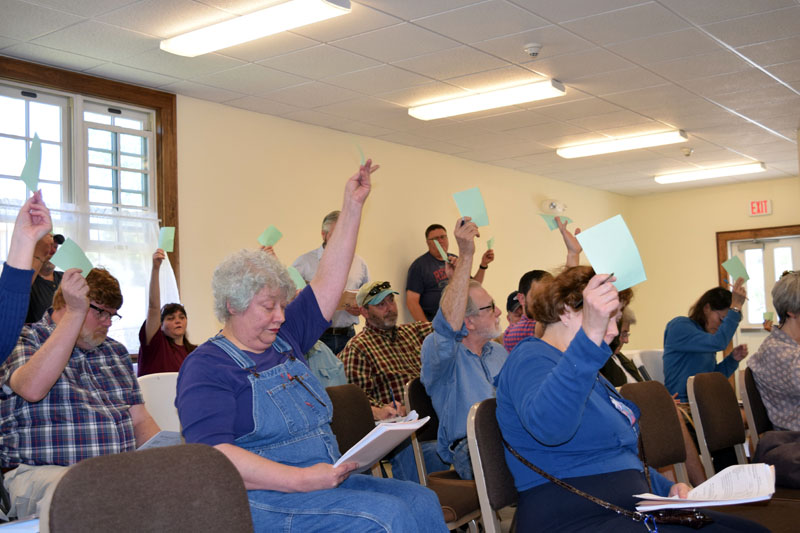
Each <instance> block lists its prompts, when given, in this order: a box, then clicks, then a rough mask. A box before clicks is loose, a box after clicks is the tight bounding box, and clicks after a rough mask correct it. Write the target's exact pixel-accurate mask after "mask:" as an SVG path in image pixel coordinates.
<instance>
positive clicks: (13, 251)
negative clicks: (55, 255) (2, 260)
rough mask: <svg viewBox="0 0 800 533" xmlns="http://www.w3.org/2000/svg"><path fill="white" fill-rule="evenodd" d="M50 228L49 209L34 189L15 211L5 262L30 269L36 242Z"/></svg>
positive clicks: (39, 264)
mask: <svg viewBox="0 0 800 533" xmlns="http://www.w3.org/2000/svg"><path fill="white" fill-rule="evenodd" d="M51 229H53V223H52V222H51V221H50V210H49V209H47V206H46V205H44V202H43V201H42V193H41V191H36V192H35V193H33V196H31V197H30V198H28V200H27V201H26V202H25V203H24V204H22V207H21V208H20V210H19V213H17V220H16V222H14V232H13V233H12V234H11V247H10V248H9V250H8V257H7V258H6V264H7V265H9V266H12V267H14V268H18V269H20V270H30V269H31V266H32V264H33V251H34V249H35V248H36V243H37V242H39V239H41V238H42V237H44V236H45V235H47V233H48V232H49V231H50V230H51ZM42 263H43V261H41V260H39V261H38V262H37V264H36V265H35V266H36V268H35V270H37V271H38V270H39V269H40V268H41V267H42ZM34 277H35V276H34ZM31 281H33V280H31Z"/></svg>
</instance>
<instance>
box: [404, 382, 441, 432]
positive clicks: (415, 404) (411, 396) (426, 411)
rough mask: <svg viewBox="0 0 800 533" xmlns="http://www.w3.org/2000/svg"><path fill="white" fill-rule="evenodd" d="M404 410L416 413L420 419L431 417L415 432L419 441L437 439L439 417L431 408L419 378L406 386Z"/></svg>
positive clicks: (430, 402)
mask: <svg viewBox="0 0 800 533" xmlns="http://www.w3.org/2000/svg"><path fill="white" fill-rule="evenodd" d="M405 395H406V399H405V401H406V408H407V409H409V410H414V411H416V412H417V414H418V415H419V417H420V418H425V417H426V416H429V417H431V419H430V420H428V423H427V424H425V425H424V426H422V427H421V428H419V430H417V438H418V439H419V440H421V441H423V442H424V441H428V440H436V439H437V438H438V437H439V417H438V416H437V414H436V410H435V409H434V408H433V402H432V401H431V397H430V396H428V391H426V390H425V385H423V384H422V381H420V379H419V378H414V379H412V380H411V381H409V382H408V383H407V384H406V391H405Z"/></svg>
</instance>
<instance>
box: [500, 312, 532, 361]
mask: <svg viewBox="0 0 800 533" xmlns="http://www.w3.org/2000/svg"><path fill="white" fill-rule="evenodd" d="M535 331H536V321H535V320H531V319H530V318H528V317H527V316H525V315H522V318H520V319H519V322H517V323H516V324H511V325H510V326H508V327H507V328H506V332H505V333H503V348H505V349H506V351H507V352H508V353H511V350H513V349H514V346H516V345H517V344H519V342H520V341H522V340H524V339H527V338H528V337H533V335H534V332H535Z"/></svg>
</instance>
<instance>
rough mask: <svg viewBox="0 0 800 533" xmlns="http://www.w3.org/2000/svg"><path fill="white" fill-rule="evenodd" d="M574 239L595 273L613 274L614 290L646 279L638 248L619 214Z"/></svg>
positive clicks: (631, 285) (623, 288) (625, 287)
mask: <svg viewBox="0 0 800 533" xmlns="http://www.w3.org/2000/svg"><path fill="white" fill-rule="evenodd" d="M577 239H578V242H579V243H581V246H582V247H583V253H585V254H586V258H587V259H589V263H591V265H592V268H594V271H595V272H597V273H598V274H611V273H613V274H614V276H615V277H616V278H617V281H615V282H614V286H615V287H616V288H617V290H620V291H622V290H625V289H627V288H628V287H633V286H634V285H636V284H638V283H641V282H643V281H645V280H646V279H647V275H646V274H645V273H644V265H642V258H641V256H640V255H639V249H638V248H637V247H636V242H634V240H633V236H632V235H631V232H630V230H629V229H628V226H627V225H626V224H625V221H624V220H623V219H622V215H617V216H615V217H611V218H609V219H608V220H606V221H604V222H601V223H600V224H597V225H596V226H593V227H591V228H589V229H587V230H584V231H583V232H581V233H579V234H578V235H577Z"/></svg>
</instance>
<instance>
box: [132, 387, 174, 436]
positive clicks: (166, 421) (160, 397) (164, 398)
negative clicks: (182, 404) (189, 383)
mask: <svg viewBox="0 0 800 533" xmlns="http://www.w3.org/2000/svg"><path fill="white" fill-rule="evenodd" d="M177 386H178V373H177V372H160V373H157V374H147V375H146V376H142V377H140V378H139V388H140V389H141V390H142V397H143V398H144V406H145V407H146V408H147V412H148V413H150V416H152V417H153V420H155V421H156V424H158V427H160V428H161V429H163V430H168V431H177V432H180V431H181V421H180V418H178V408H177V407H175V395H176V388H177Z"/></svg>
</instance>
